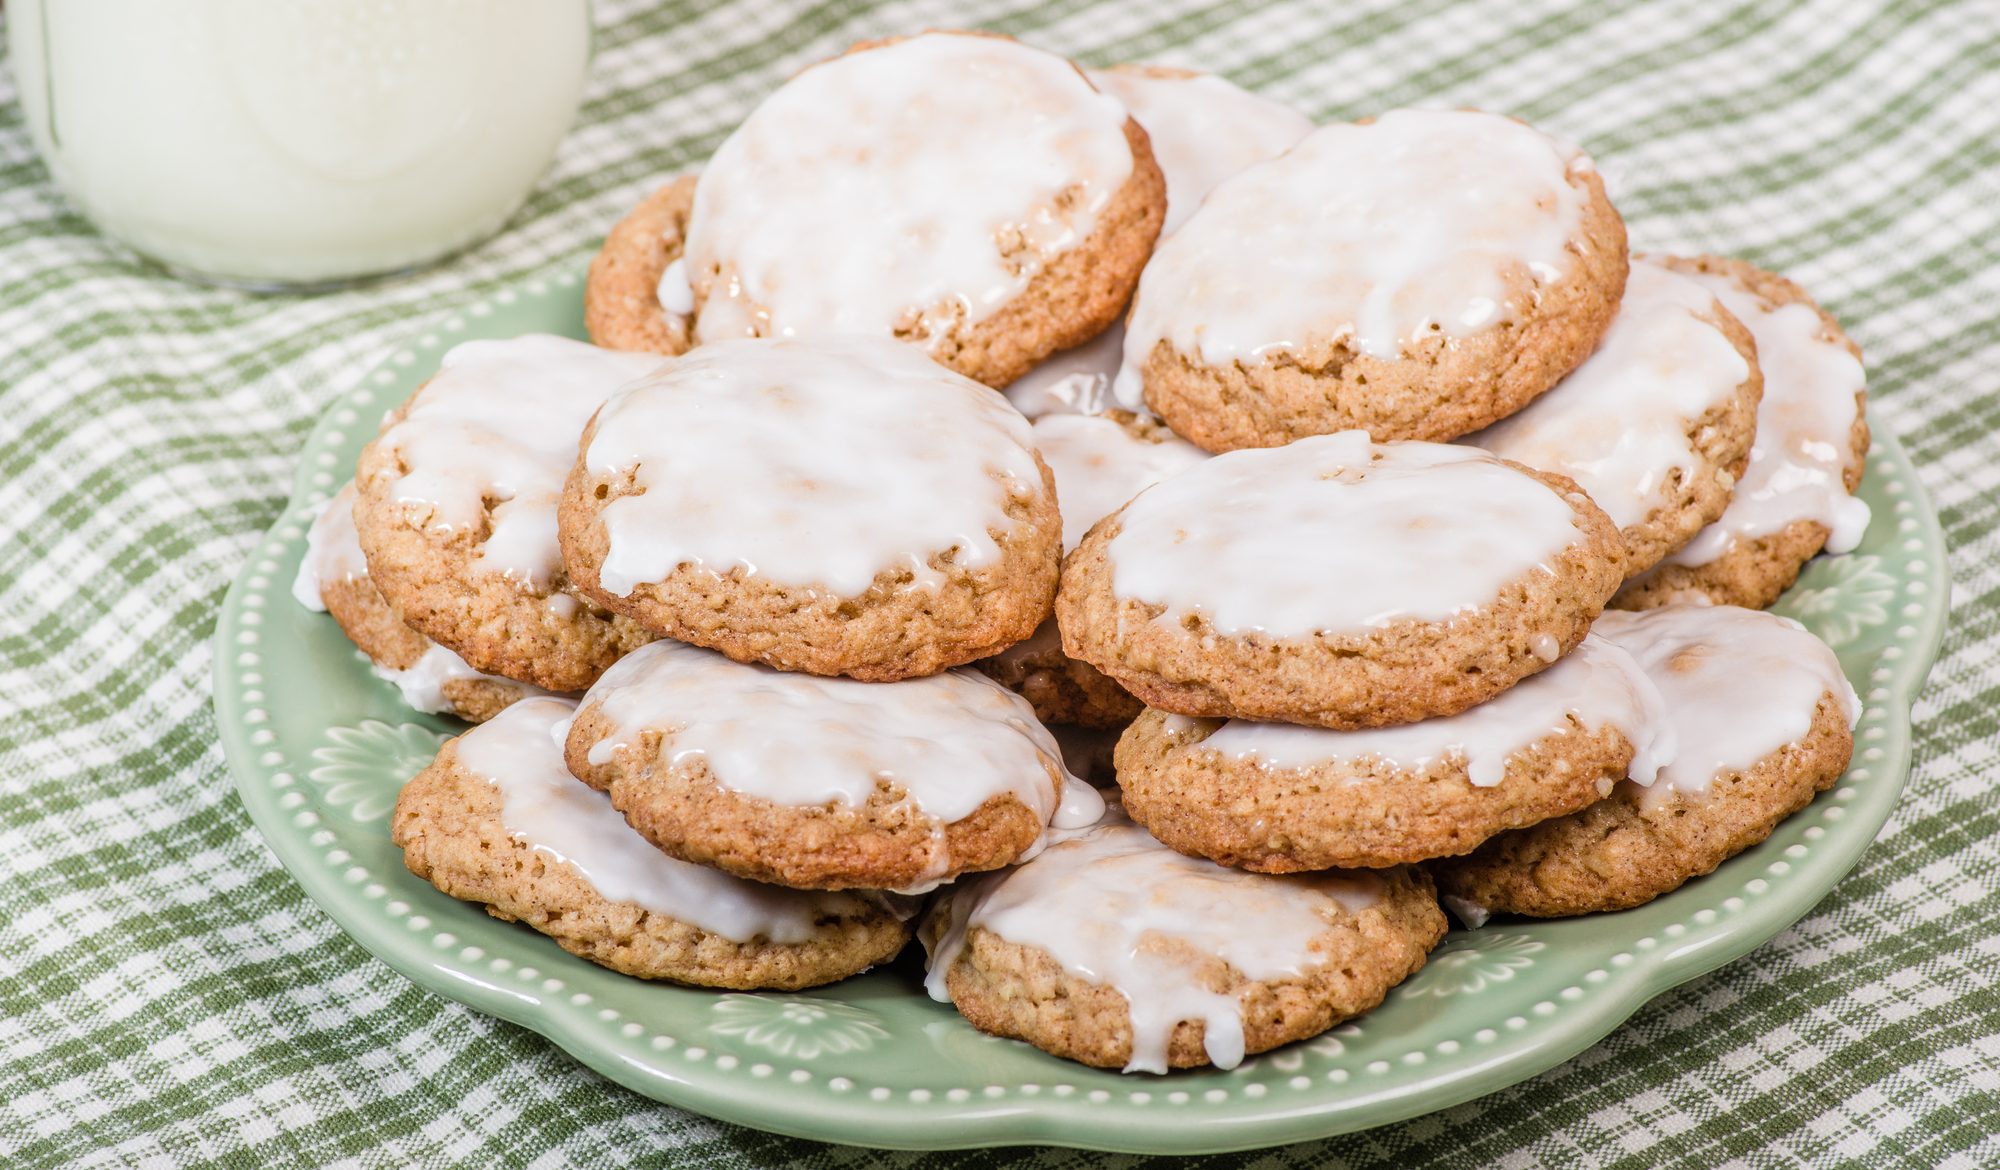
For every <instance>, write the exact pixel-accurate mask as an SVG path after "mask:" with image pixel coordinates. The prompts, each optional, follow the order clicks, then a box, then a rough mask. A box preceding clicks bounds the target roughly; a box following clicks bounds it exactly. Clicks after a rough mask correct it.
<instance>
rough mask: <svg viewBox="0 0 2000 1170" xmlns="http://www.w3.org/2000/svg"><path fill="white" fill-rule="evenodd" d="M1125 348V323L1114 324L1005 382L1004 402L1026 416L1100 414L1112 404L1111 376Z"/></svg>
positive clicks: (1114, 374) (1115, 373)
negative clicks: (1093, 336)
mask: <svg viewBox="0 0 2000 1170" xmlns="http://www.w3.org/2000/svg"><path fill="white" fill-rule="evenodd" d="M1124 351H1125V326H1124V325H1122V324H1118V325H1113V326H1112V327H1111V328H1109V329H1107V330H1105V331H1104V332H1102V333H1100V334H1098V335H1097V336H1096V337H1095V338H1092V339H1091V340H1089V341H1086V342H1084V343H1083V344H1082V345H1079V346H1076V347H1075V348H1072V349H1066V350H1063V351H1062V352H1061V353H1057V354H1051V355H1049V356H1048V357H1047V358H1046V359H1044V360H1043V361H1042V363H1041V364H1040V365H1038V366H1036V367H1035V368H1034V369H1032V370H1029V371H1028V372H1027V373H1025V374H1022V375H1021V376H1020V377H1019V378H1016V379H1015V380H1014V381H1012V382H1010V383H1008V385H1007V401H1008V402H1011V403H1013V404H1014V409H1015V410H1018V411H1020V412H1021V413H1022V414H1025V415H1027V416H1028V417H1029V418H1040V417H1041V416H1043V415H1045V414H1101V413H1103V412H1104V411H1105V410H1107V409H1109V408H1110V406H1111V405H1112V403H1111V379H1112V378H1114V377H1116V376H1117V374H1118V362H1119V358H1120V355H1121V354H1123V353H1124Z"/></svg>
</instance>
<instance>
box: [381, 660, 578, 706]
mask: <svg viewBox="0 0 2000 1170" xmlns="http://www.w3.org/2000/svg"><path fill="white" fill-rule="evenodd" d="M369 669H370V670H372V671H374V673H375V677H376V678H379V679H381V680H382V681H384V682H386V683H390V684H391V685H393V686H394V687H395V688H396V690H397V692H398V693H399V694H401V695H402V696H403V702H405V703H407V704H409V705H410V706H411V707H412V708H414V709H416V710H418V711H422V712H425V713H426V714H430V715H447V714H456V713H457V712H456V711H455V710H454V709H453V707H452V705H451V700H450V699H447V698H445V694H444V685H445V684H446V683H448V682H457V681H461V680H464V681H476V680H480V679H484V680H488V681H491V682H504V683H506V684H507V685H508V686H510V687H513V688H515V689H516V690H518V691H520V692H521V693H522V694H523V695H547V694H548V693H549V692H548V691H545V690H543V689H542V688H540V687H537V686H531V685H529V684H527V683H524V682H515V681H514V680H512V679H507V678H502V677H500V676H499V675H497V674H486V673H483V672H481V671H477V670H474V669H473V668H472V666H471V664H469V663H467V662H466V661H465V659H463V658H460V657H459V656H458V655H456V654H453V653H452V652H451V651H450V650H447V649H445V648H444V647H443V646H440V645H438V644H437V643H436V642H432V643H431V644H430V645H429V646H427V647H425V648H424V653H423V656H422V657H421V658H418V659H417V660H416V661H415V662H413V663H411V664H410V665H409V666H407V667H404V668H403V669H402V670H396V669H394V668H392V667H387V666H384V665H382V664H381V663H379V662H377V663H375V664H373V665H372V666H371V667H369Z"/></svg>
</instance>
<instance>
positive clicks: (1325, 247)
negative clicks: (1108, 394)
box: [1113, 110, 1590, 408]
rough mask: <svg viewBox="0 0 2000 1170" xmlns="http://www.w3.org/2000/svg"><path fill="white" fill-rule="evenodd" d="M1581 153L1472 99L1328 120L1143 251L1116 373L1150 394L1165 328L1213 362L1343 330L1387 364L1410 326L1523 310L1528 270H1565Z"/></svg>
mask: <svg viewBox="0 0 2000 1170" xmlns="http://www.w3.org/2000/svg"><path fill="white" fill-rule="evenodd" d="M1589 165H1590V164H1589V159H1588V158H1587V157H1585V156H1584V155H1582V154H1581V153H1579V152H1577V151H1576V149H1575V148H1574V147H1570V146H1566V145H1565V144H1563V143H1561V142H1558V141H1557V140H1556V139H1554V138H1551V137H1549V136H1548V135H1546V134H1543V133H1541V132H1539V131H1537V130H1534V129H1532V128H1530V127H1527V126H1523V125H1521V124H1520V123H1518V122H1515V121H1513V120H1512V119H1509V118H1503V117H1500V116H1499V115H1496V114H1484V113H1477V112H1473V111H1463V110H1458V111H1447V110H1396V111H1392V112H1390V113H1387V114H1384V115H1382V116H1381V117H1379V118H1377V119H1375V120H1374V121H1373V122H1372V123H1367V124H1362V123H1342V124H1336V125H1330V126H1322V127H1320V128H1319V129H1317V130H1315V131H1313V132H1312V133H1310V134H1308V135H1306V136H1305V137H1304V138H1303V139H1301V140H1300V141H1299V142H1298V143H1297V145H1295V146H1293V147H1292V148H1291V149H1290V150H1289V151H1287V152H1286V153H1284V154H1283V155H1280V156H1279V157H1277V158H1275V159H1272V160H1271V161H1269V162H1264V163H1259V164H1257V165H1255V166H1252V167H1249V168H1248V169H1246V170H1244V171H1242V172H1241V173H1239V174H1237V175H1236V176H1234V177H1233V178H1230V179H1226V180H1224V181H1223V182H1222V183H1221V184H1220V185H1218V186H1217V187H1216V188H1215V189H1214V190H1212V191H1210V192H1209V194H1208V198H1207V199H1206V200H1205V201H1204V202H1203V203H1202V205H1201V207H1200V209H1199V210H1198V211H1197V212H1196V213H1195V214H1194V215H1193V216H1191V217H1190V218H1189V219H1188V221H1187V222H1186V223H1185V224H1183V225H1181V228H1180V230H1178V231H1176V232H1175V233H1174V234H1173V235H1172V236H1171V237H1168V238H1166V239H1164V240H1163V241H1161V243H1160V246H1159V248H1158V250H1156V251H1155V252H1154V253H1153V258H1152V260H1151V261H1150V262H1149V263H1148V264H1147V266H1146V271H1145V273H1144V275H1142V276H1141V277H1140V280H1139V291H1138V293H1137V295H1136V297H1135V299H1134V302H1133V307H1132V314H1131V318H1130V320H1129V321H1128V323H1127V330H1126V336H1125V357H1124V366H1123V369H1121V370H1120V372H1119V375H1118V379H1117V381H1116V383H1115V384H1114V387H1113V389H1114V392H1115V394H1116V396H1117V398H1118V400H1119V401H1120V402H1121V403H1123V404H1125V405H1126V406H1127V407H1128V408H1133V407H1136V406H1137V405H1138V404H1139V403H1140V402H1141V401H1142V393H1141V381H1140V370H1141V368H1142V367H1143V365H1144V363H1145V361H1146V358H1147V356H1148V355H1149V354H1151V353H1152V351H1153V348H1154V346H1155V345H1157V344H1158V343H1159V342H1161V341H1166V342H1168V343H1170V344H1171V345H1172V346H1173V348H1175V349H1176V350H1178V351H1180V352H1182V353H1185V354H1188V355H1190V356H1194V357H1198V358H1199V359H1200V360H1201V362H1202V363H1203V364H1205V365H1209V366H1218V367H1227V366H1228V365H1230V364H1231V363H1232V362H1243V363H1245V364H1255V363H1257V362H1260V361H1262V360H1264V359H1265V358H1266V357H1267V356H1269V355H1271V354H1274V353H1279V352H1301V353H1307V354H1311V353H1317V352H1321V351H1324V350H1325V349H1326V348H1327V347H1329V346H1332V345H1334V344H1336V343H1340V342H1344V343H1346V344H1347V345H1348V346H1349V347H1350V348H1351V349H1353V350H1354V351H1356V352H1359V353H1362V354H1366V355H1368V356H1370V357H1375V358H1381V359H1384V360H1393V359H1395V358H1397V357H1399V356H1400V355H1401V353H1402V350H1403V347H1404V346H1405V345H1406V344H1407V343H1409V342H1411V341H1414V340H1416V339H1418V338H1420V337H1426V336H1430V335H1432V334H1442V335H1443V336H1446V337H1466V336H1470V335H1472V334H1474V333H1477V332H1479V331H1480V330H1483V329H1486V328H1488V327H1490V326H1493V325H1495V324H1498V323H1499V322H1502V321H1509V320H1517V319H1518V318H1519V317H1520V315H1521V312H1522V310H1523V309H1524V308H1526V307H1527V306H1526V305H1525V304H1523V303H1521V302H1520V298H1521V297H1522V296H1524V295H1527V294H1528V293H1529V292H1530V289H1529V287H1528V286H1527V284H1526V282H1525V280H1524V279H1523V278H1525V277H1528V276H1532V277H1533V278H1534V279H1535V280H1537V281H1539V282H1541V283H1543V284H1548V283H1553V282H1555V281H1559V280H1561V279H1563V278H1564V277H1565V276H1566V275H1567V274H1568V273H1569V271H1570V268H1571V260H1572V257H1571V254H1570V247H1571V245H1572V243H1573V242H1574V240H1575V238H1576V234H1577V231H1578V227H1579V224H1580V223H1581V221H1582V214H1583V208H1584V205H1585V203H1586V193H1585V191H1584V189H1583V188H1582V187H1579V186H1576V185H1573V184H1572V183H1571V182H1570V178H1571V176H1572V175H1573V174H1575V173H1578V172H1581V171H1583V170H1587V169H1588V168H1589Z"/></svg>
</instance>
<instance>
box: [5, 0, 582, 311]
mask: <svg viewBox="0 0 2000 1170" xmlns="http://www.w3.org/2000/svg"><path fill="white" fill-rule="evenodd" d="M7 15H8V22H9V25H10V28H9V39H10V42H11V55H12V58H13V66H14V76H15V79H16V81H17V82H18V84H19V87H20V91H21V98H22V102H23V105H24V106H25V108H26V113H27V118H28V125H29V127H30V128H31V130H32V131H33V134H34V138H35V145H36V146H37V147H38V148H39V149H40V151H41V154H42V158H43V159H44V160H46V161H47V162H48V164H49V169H50V170H51V171H52V172H53V173H54V175H55V178H56V181H57V182H58V183H60V184H61V185H62V187H63V189H64V190H66V191H67V192H68V193H69V196H70V198H71V199H72V200H74V201H75V202H76V203H77V205H78V206H79V207H81V209H82V210H83V211H84V213H85V214H87V215H88V216H89V217H90V218H91V219H92V220H93V221H94V222H96V224H97V225H98V226H99V227H100V228H102V229H103V230H104V231H106V232H108V233H110V234H111V235H114V236H117V237H118V238H120V239H122V240H124V241H125V242H127V243H129V244H131V245H132V246H133V247H134V248H136V249H138V250H139V251H140V252H143V253H145V254H146V255H148V256H151V257H153V258H154V259H157V260H161V261H164V262H166V263H168V264H170V265H174V266H177V267H179V268H183V269H186V270H188V271H190V272H192V273H196V274H199V275H202V276H207V277H212V278H216V279H220V280H224V281H232V282H239V283H245V284H252V285H262V286H289V285H307V284H318V283H325V282H331V281H338V280H344V279H349V278H354V277H360V276H366V275H370V274H374V273H381V272H389V271H393V270H397V269H402V268H408V267H411V266H413V265H417V264H421V263H424V262H425V261H429V260H433V259H436V258H437V257H439V256H442V255H444V254H446V253H448V252H451V251H454V250H456V249H458V248H462V247H464V246H466V245H468V244H470V243H472V242H473V241H475V240H478V239H480V238H482V237H484V236H486V235H488V234H489V233H491V232H493V231H495V230H496V229H498V228H499V227H500V225H501V223H502V222H504V221H505V220H506V219H507V217H508V216H509V215H511V214H512V213H513V211H514V209H515V208H516V207H518V206H520V204H521V201H522V200H523V199H524V198H526V197H527V194H528V191H529V189H530V188H532V187H533V186H534V184H535V180H536V179H537V178H538V177H539V176H540V175H541V173H542V170H543V169H544V168H545V167H546V166H547V165H548V162H549V159H550V157H551V156H552V155H553V154H554V152H555V146H556V143H557V141H558V140H559V139H560V138H561V137H562V134H563V131H564V130H565V129H566V128H567V127H568V126H569V123H570V119H571V118H572V117H574V116H575V113H576V107H577V102H578V100H579V99H580V97H581V94H582V89H583V79H584V70H585V67H586V65H587V63H588V61H589V56H590V14H589V8H588V3H587V0H313V2H306V0H297V2H288V3H276V4H274V3H269V2H267V0H177V2H175V3H171V4H164V3H160V2H159V0H62V2H61V3H59V4H58V3H51V2H50V0H15V3H13V4H9V5H8V6H7Z"/></svg>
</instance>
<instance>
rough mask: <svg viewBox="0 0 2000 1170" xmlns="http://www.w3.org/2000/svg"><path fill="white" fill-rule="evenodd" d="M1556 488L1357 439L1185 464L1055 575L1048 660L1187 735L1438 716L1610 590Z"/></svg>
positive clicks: (1605, 556) (1585, 532) (1612, 546)
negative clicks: (1204, 726) (1244, 724)
mask: <svg viewBox="0 0 2000 1170" xmlns="http://www.w3.org/2000/svg"><path fill="white" fill-rule="evenodd" d="M1622 563H1623V550H1622V547H1621V545H1620V544H1619V541H1618V537H1617V533H1616V529H1614V528H1613V527H1612V525H1611V522H1610V521H1609V520H1608V519H1607V518H1606V517H1605V516H1604V513H1603V512H1602V511H1600V510H1599V509H1598V508H1597V507H1596V505H1594V504H1592V503H1591V502H1590V500H1589V498H1588V497H1587V496H1585V495H1584V494H1583V493H1582V492H1581V491H1579V490H1578V489H1577V488H1576V487H1575V485H1574V484H1573V483H1571V482H1570V481H1568V480H1566V479H1564V478H1562V477H1560V476H1551V475H1548V474H1547V473H1542V472H1532V471H1529V470H1528V469H1525V468H1522V467H1520V466H1518V465H1516V464H1510V463H1507V462H1505V461H1503V460H1500V459H1497V458H1495V457H1493V456H1491V455H1488V454H1486V453H1485V452H1481V451H1476V450H1473V449H1471V448H1466V447H1455V446H1447V445H1442V444H1434V443H1415V442H1408V443H1386V444H1378V443H1372V442H1370V441H1369V438H1368V436H1367V435H1365V434H1363V433H1361V432H1359V431H1349V432H1343V433H1341V434H1336V435H1326V436H1319V437H1315V438H1310V439H1303V440H1300V441H1298V442H1295V443H1292V444H1290V445H1289V446H1285V447H1280V448H1275V449H1269V450H1249V451H1237V452H1232V453H1230V454H1227V455H1222V456H1218V457H1216V458H1213V459H1210V460H1206V461H1204V462H1201V463H1197V464H1195V465H1193V466H1191V467H1189V468H1187V469H1185V470H1183V471H1181V472H1179V473H1178V474H1176V475H1174V476H1172V477H1171V478H1168V479H1166V480H1164V481H1162V482H1160V483H1158V484H1156V485H1154V486H1153V487H1151V488H1149V489H1147V490H1146V491H1144V492H1142V493H1140V494H1139V495H1138V496H1137V497H1136V498H1135V499H1133V500H1132V502H1130V503H1129V504H1127V505H1125V507H1124V508H1123V509H1122V510H1121V511H1119V512H1117V513H1115V514H1114V515H1113V516H1112V517H1110V518H1108V519H1106V520H1104V521H1102V522H1100V523H1099V524H1098V525H1097V526H1096V527H1095V528H1093V529H1092V530H1091V532H1090V533H1089V535H1087V536H1086V537H1085V538H1084V540H1083V542H1082V543H1081V544H1080V545H1079V546H1078V547H1077V549H1076V551H1075V552H1074V553H1072V554H1071V555H1070V556H1069V558H1068V559H1067V560H1066V561H1065V563H1064V568H1063V584H1062V590H1061V593H1060V595H1059V596H1058V598H1057V616H1058V619H1059V623H1060V626H1061V630H1062V635H1063V648H1064V650H1065V651H1066V652H1068V653H1069V654H1071V655H1073V656H1075V657H1078V658H1082V659H1083V660H1085V661H1087V662H1089V663H1091V664H1092V665H1093V666H1095V667H1097V668H1098V669H1100V670H1102V671H1104V672H1105V673H1106V674H1108V675H1110V676H1111V677H1112V678H1114V679H1116V680H1117V681H1118V682H1119V683H1120V684H1122V685H1123V686H1124V687H1125V688H1126V689H1128V690H1130V691H1132V692H1133V693H1134V694H1136V695H1138V696H1139V697H1140V698H1142V699H1144V700H1145V701H1146V702H1147V703H1148V704H1150V705H1152V706H1155V707H1160V708H1162V709H1164V710H1167V711H1173V712H1177V713H1180V714H1185V715H1201V716H1213V717H1229V718H1251V719H1266V720H1276V721H1281V722H1292V723H1308V724H1315V725H1319V726H1324V727H1332V728H1337V729H1347V728H1356V727H1377V726H1387V725H1391V724H1396V723H1406V722H1410V721H1413V720H1416V719H1423V718H1429V717H1431V716H1436V715H1450V714H1454V713H1456V712H1458V711H1462V710H1464V709H1465V708H1467V707H1470V706H1473V705H1474V704H1476V703H1479V702H1482V701H1484V700H1486V699H1488V698H1491V697H1493V696H1494V695H1497V694H1499V693H1500V692H1501V691H1504V690H1506V689H1507V688H1508V687H1509V686H1511V685H1513V684H1514V683H1515V682H1518V681H1519V680H1520V679H1522V678H1525V677H1527V676H1528V675H1530V674H1533V673H1535V672H1536V671H1539V670H1542V669H1544V668H1546V667H1547V666H1548V665H1549V664H1551V663H1553V662H1554V661H1555V660H1556V659H1558V658H1559V657H1561V656H1562V654H1563V653H1565V652H1566V651H1568V650H1569V649H1570V648H1571V647H1573V646H1575V645H1576V643H1577V642H1578V641H1580V640H1582V638H1583V636H1584V633H1585V631H1586V630H1587V629H1588V628H1589V625H1590V622H1591V619H1592V618H1594V617H1595V616H1596V615H1597V613H1598V612H1599V611H1600V610H1601V609H1602V608H1603V605H1604V602H1605V600H1606V599H1607V598H1608V597H1609V596H1610V595H1611V593H1612V592H1613V591H1614V590H1615V589H1616V588H1617V585H1618V583H1619V581H1621V580H1622V579H1623V572H1622V568H1621V566H1622Z"/></svg>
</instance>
